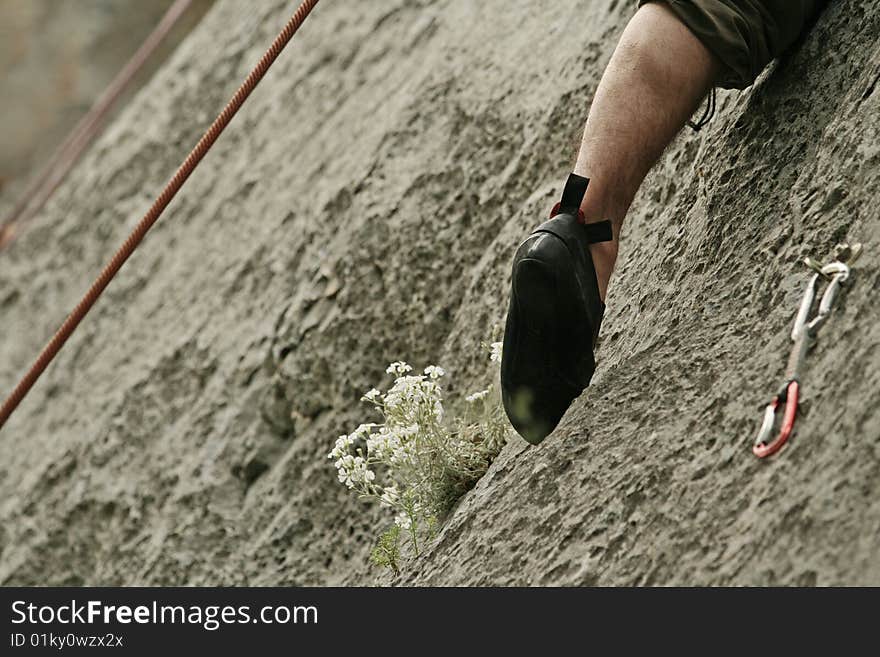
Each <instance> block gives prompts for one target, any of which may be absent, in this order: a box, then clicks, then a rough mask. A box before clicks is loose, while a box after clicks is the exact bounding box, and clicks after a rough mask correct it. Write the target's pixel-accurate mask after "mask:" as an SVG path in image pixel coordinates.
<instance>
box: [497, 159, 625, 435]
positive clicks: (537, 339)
mask: <svg viewBox="0 0 880 657" xmlns="http://www.w3.org/2000/svg"><path fill="white" fill-rule="evenodd" d="M588 183H589V180H588V179H586V178H582V177H580V176H577V175H575V174H571V175H570V176H569V178H568V182H567V183H566V185H565V190H564V191H563V193H562V201H561V202H560V203H559V204H558V205H557V206H556V207H555V208H554V210H553V214H552V215H551V219H550V220H549V221H546V222H544V223H543V224H541V225H540V226H538V228H537V229H535V231H534V232H533V233H532V234H531V235H530V236H529V237H528V239H526V241H525V242H523V243H522V244H521V245H520V247H519V249H517V252H516V255H515V256H514V258H513V275H512V279H513V281H512V286H511V291H510V308H509V309H508V311H507V326H506V327H505V329H504V348H503V350H502V352H501V395H502V400H503V402H504V410H505V411H507V417H508V418H510V422H511V424H513V427H514V428H515V429H516V430H517V432H518V433H519V434H520V435H521V436H522V437H523V438H525V439H526V440H527V441H529V442H530V443H533V444H538V443H540V442H541V441H542V440H544V438H546V437H547V435H549V433H550V432H551V431H553V429H555V428H556V425H557V424H558V423H559V420H561V419H562V416H563V415H564V414H565V411H566V410H567V409H568V407H569V405H570V404H571V402H572V401H573V400H574V399H575V398H576V397H577V396H578V395H580V394H581V392H583V390H584V388H586V387H587V385H588V384H589V383H590V378H591V377H592V376H593V371H594V370H595V369H596V363H595V360H594V358H593V348H594V347H595V345H596V338H597V336H598V335H599V325H600V324H601V323H602V314H603V313H604V311H605V305H604V304H603V303H602V301H601V299H600V298H599V284H598V282H597V280H596V271H595V269H594V267H593V259H592V257H591V256H590V250H589V245H590V244H593V243H596V242H607V241H610V240H611V239H612V234H611V222H609V221H602V222H598V223H591V224H584V223H583V222H582V219H581V214H580V205H581V200H582V199H583V196H584V192H586V190H587V184H588Z"/></svg>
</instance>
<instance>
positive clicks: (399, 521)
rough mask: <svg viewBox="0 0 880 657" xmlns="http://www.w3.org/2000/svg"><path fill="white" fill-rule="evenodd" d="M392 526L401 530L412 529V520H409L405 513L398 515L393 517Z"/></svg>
mask: <svg viewBox="0 0 880 657" xmlns="http://www.w3.org/2000/svg"><path fill="white" fill-rule="evenodd" d="M394 524H395V525H397V526H398V527H400V528H401V529H409V528H410V527H412V518H410V517H409V516H408V515H407V514H406V513H398V514H397V515H396V516H395V517H394Z"/></svg>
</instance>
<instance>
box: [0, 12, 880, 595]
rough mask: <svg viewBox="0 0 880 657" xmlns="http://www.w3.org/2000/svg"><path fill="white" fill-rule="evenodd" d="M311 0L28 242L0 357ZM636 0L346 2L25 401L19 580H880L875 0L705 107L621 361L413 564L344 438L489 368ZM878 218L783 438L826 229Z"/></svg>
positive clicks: (126, 126)
mask: <svg viewBox="0 0 880 657" xmlns="http://www.w3.org/2000/svg"><path fill="white" fill-rule="evenodd" d="M294 4H295V3H289V2H265V3H260V9H259V10H258V11H254V9H253V8H252V7H250V8H247V7H245V5H244V3H238V2H233V1H232V0H222V1H221V2H219V3H218V4H217V5H216V6H215V7H214V9H213V10H212V11H211V12H210V13H209V14H208V15H207V16H206V18H205V19H204V21H203V22H202V23H201V25H200V26H199V27H198V28H197V29H196V30H195V31H194V32H193V33H192V35H191V36H190V37H189V38H188V39H187V40H186V41H185V42H184V44H183V45H182V46H181V47H180V48H179V49H178V51H177V52H176V53H175V55H174V56H173V57H172V58H171V59H170V60H169V62H168V63H167V65H166V66H165V67H164V69H163V70H162V71H161V72H160V73H159V74H158V75H157V76H156V77H155V78H154V79H153V80H152V81H151V83H150V84H149V85H148V86H147V87H146V88H145V89H144V90H143V91H142V92H141V93H139V95H138V96H137V97H136V98H135V99H134V101H133V102H132V103H131V104H130V105H129V107H128V108H127V109H126V110H125V111H124V112H123V113H122V114H121V116H120V117H119V118H118V119H117V121H116V122H115V123H114V125H113V126H111V128H110V129H109V130H108V131H107V132H106V133H105V135H104V136H103V137H102V139H101V140H100V141H99V142H98V143H97V145H96V146H95V147H94V148H93V149H92V151H91V153H90V154H89V156H88V157H87V158H86V159H85V160H84V161H83V162H82V163H81V164H80V166H79V167H78V168H77V169H76V170H75V171H74V172H73V173H72V175H71V176H70V178H69V179H68V181H67V183H66V184H65V185H64V186H63V187H62V188H61V189H60V190H59V192H58V193H57V194H56V196H55V197H54V199H53V201H52V202H51V203H50V204H49V206H48V207H47V208H46V210H45V211H44V213H43V215H42V216H41V217H39V218H38V220H37V221H35V222H34V224H33V226H32V227H31V229H30V232H29V233H27V234H26V235H24V236H22V237H21V238H20V239H19V240H18V241H17V242H15V243H14V244H13V246H12V247H11V248H10V249H9V250H8V251H7V252H4V253H3V254H0V335H2V336H3V339H2V340H0V389H2V390H3V391H7V390H9V389H11V387H12V386H13V384H14V382H15V381H16V380H17V378H18V377H19V376H20V375H21V374H22V373H23V371H24V370H25V368H26V367H27V365H28V364H29V363H30V361H31V360H32V358H33V357H34V356H35V354H36V353H37V352H38V350H39V349H40V348H41V346H42V344H43V342H44V341H45V340H46V339H47V337H48V336H49V335H50V334H51V332H52V331H53V330H54V329H55V328H56V327H57V325H58V324H59V323H60V322H61V320H62V319H63V317H64V315H65V314H66V312H67V311H69V310H70V308H71V307H72V306H73V305H74V303H75V302H76V301H77V300H78V298H79V296H80V295H81V294H82V292H83V291H84V290H85V288H86V287H87V286H88V284H89V283H90V282H91V279H92V278H93V277H94V275H95V274H96V273H97V271H98V270H99V268H100V266H101V265H102V263H103V261H105V260H106V259H107V258H108V257H109V255H110V254H111V252H112V250H113V249H115V248H116V246H117V245H118V243H120V242H121V240H122V239H123V238H124V236H125V235H126V233H127V232H128V230H130V228H131V226H132V225H133V223H134V222H135V221H136V220H137V219H138V218H140V215H141V214H142V213H143V211H144V210H145V209H146V207H147V206H148V205H149V203H150V202H151V200H152V198H153V196H154V195H155V194H156V193H157V191H158V190H159V188H160V186H161V185H162V184H163V183H164V182H165V180H166V179H167V177H168V176H170V174H171V172H172V171H173V169H174V167H176V166H177V164H178V163H179V161H180V160H181V159H182V157H183V156H184V155H185V153H186V152H187V150H188V149H189V147H190V146H191V145H192V144H193V143H194V141H195V139H196V138H197V137H198V135H199V134H200V131H201V130H202V129H203V128H204V127H205V125H206V124H207V122H208V121H210V120H211V118H213V115H214V113H215V112H216V111H217V110H218V109H219V108H220V107H221V105H222V103H223V102H225V100H226V98H227V96H229V95H230V94H231V92H232V90H233V89H234V88H235V86H236V85H237V84H238V82H239V80H240V79H241V78H242V77H243V76H244V75H245V74H246V72H247V71H248V70H249V68H250V66H251V65H252V64H253V62H254V61H255V60H256V59H257V57H259V55H260V54H261V52H262V50H263V48H264V47H265V45H266V44H267V43H268V42H269V41H270V40H271V38H272V37H273V36H274V33H275V32H276V30H277V29H278V28H279V27H280V25H282V24H283V22H284V21H285V20H286V17H287V15H288V14H289V13H291V12H292V11H293V5H294ZM633 5H634V3H628V2H627V3H621V2H617V1H616V0H603V1H594V2H588V1H586V0H581V1H578V0H566V1H564V2H554V3H540V6H539V3H533V2H526V1H524V0H523V1H516V2H509V1H508V2H502V1H501V0H491V1H487V2H480V3H476V2H465V1H463V0H462V1H447V2H442V1H431V0H422V1H417V0H399V1H392V0H389V1H388V2H381V3H379V2H376V3H326V4H322V5H319V7H318V9H317V10H316V12H315V14H314V16H313V17H312V18H310V19H309V21H308V22H307V23H306V25H305V27H304V29H303V31H302V32H301V33H300V34H299V35H297V37H296V39H295V40H294V43H293V44H292V46H291V47H290V49H289V51H287V52H285V54H284V55H283V56H282V58H281V59H280V61H279V62H278V64H277V66H276V68H275V69H273V71H272V72H271V73H270V74H269V76H268V77H267V78H266V80H265V81H264V83H263V86H262V87H261V88H260V89H258V90H257V92H256V93H255V94H254V96H253V97H252V99H251V100H250V101H249V103H248V104H247V105H246V107H245V109H244V110H243V112H242V114H241V115H240V116H239V117H237V118H236V119H235V121H234V122H233V123H232V125H231V126H230V128H229V130H228V131H227V133H226V134H225V135H224V136H223V138H222V139H221V140H220V141H219V142H218V144H217V146H216V147H215V149H214V151H213V152H212V153H211V154H210V155H209V156H208V157H207V158H206V160H205V161H204V162H203V164H202V166H201V167H200V168H199V170H198V171H197V172H196V174H195V175H194V176H193V177H192V178H191V180H190V181H189V182H188V183H187V185H186V187H185V188H184V190H183V192H182V193H181V195H180V196H179V198H178V199H177V200H176V201H175V202H174V204H173V205H172V206H171V207H170V208H169V209H168V211H167V212H166V216H165V217H163V219H162V220H161V221H160V222H159V223H158V224H157V225H156V227H155V228H154V230H153V232H152V233H151V234H150V236H149V237H148V239H147V240H146V242H145V243H144V245H143V246H142V248H141V250H140V251H139V252H138V253H137V254H136V255H135V256H134V258H133V259H132V260H131V261H130V262H129V264H128V265H126V267H125V268H124V270H123V271H122V273H121V274H120V276H119V277H118V278H117V280H116V281H115V282H114V283H113V284H112V286H111V287H110V288H109V289H108V291H107V293H106V294H105V296H104V298H103V299H102V301H101V302H100V303H99V305H98V306H97V307H96V308H95V309H94V310H93V312H92V314H91V315H90V316H89V318H88V319H87V320H86V322H85V323H84V324H83V325H82V327H81V328H80V330H79V331H78V333H77V334H76V335H75V336H74V337H73V338H72V339H71V341H70V342H69V344H68V345H67V346H66V347H65V349H64V351H63V352H62V354H61V356H60V357H59V359H58V360H57V361H56V363H55V364H54V365H53V366H52V368H51V369H50V370H49V371H48V372H47V373H46V375H45V376H44V378H43V379H42V380H41V382H40V383H39V384H38V385H37V387H36V388H35V389H34V391H33V392H32V393H31V396H30V397H29V398H28V399H27V400H26V402H25V403H24V404H23V406H22V407H21V408H20V409H19V411H18V412H17V413H16V414H15V415H14V416H13V418H12V420H11V421H10V423H9V424H8V425H7V426H6V427H5V428H4V429H3V431H2V432H0V500H2V501H0V549H2V558H0V582H2V583H4V584H76V583H87V584H244V583H250V584H339V583H350V584H365V583H374V582H381V583H404V584H444V585H451V584H603V585H605V584H609V585H610V584H856V583H872V584H880V552H878V550H877V545H878V540H880V495H878V492H880V443H878V437H880V353H878V347H877V345H878V344H880V309H878V306H877V303H876V298H875V297H876V292H877V289H878V286H880V271H878V263H880V251H878V245H877V241H876V236H877V234H878V229H880V214H878V207H880V134H878V127H880V122H878V117H880V88H878V84H877V83H878V79H880V78H878V71H880V48H878V45H877V44H878V39H877V37H878V34H880V11H878V9H880V2H876V1H875V0H861V1H859V0H841V1H838V2H834V3H831V4H830V6H829V7H828V9H827V10H826V11H825V13H824V14H823V15H822V16H821V17H820V19H819V21H818V23H817V25H816V26H815V28H814V29H813V30H812V31H811V32H810V33H809V35H807V36H806V38H805V39H804V40H803V42H802V43H801V44H799V45H798V46H797V47H796V48H795V49H794V50H793V51H792V52H791V53H790V54H789V55H788V56H787V57H786V58H785V59H784V60H783V61H781V62H780V63H778V64H777V65H775V66H774V67H773V68H772V69H771V70H769V71H768V73H767V74H766V75H765V76H764V77H763V78H762V79H761V80H759V82H758V83H757V84H756V85H755V86H754V87H753V88H752V89H750V90H749V91H747V92H745V93H727V92H724V93H721V94H720V99H719V101H720V103H719V112H718V115H717V116H716V117H715V119H714V120H713V122H712V123H711V124H710V126H709V127H708V128H706V129H704V130H703V131H702V132H700V133H698V134H694V133H691V132H685V133H682V134H681V135H680V137H679V138H678V139H677V140H676V142H675V143H674V145H673V146H672V147H671V148H670V149H669V150H668V152H667V153H666V155H665V156H664V158H663V159H662V161H661V162H660V163H659V164H658V166H657V167H656V169H655V171H654V172H653V173H652V174H651V176H650V177H649V179H648V181H647V182H646V184H645V186H644V187H643V190H642V192H641V194H640V195H639V197H638V199H637V201H636V203H635V206H634V208H633V211H632V213H631V215H630V217H629V219H628V224H627V226H626V228H625V242H624V244H623V250H622V259H621V261H620V265H621V266H620V268H619V269H618V271H617V273H616V274H615V277H614V281H613V285H612V289H611V292H610V296H609V298H608V306H609V311H608V314H607V315H606V320H605V323H604V325H603V329H602V330H603V334H602V338H601V345H600V348H599V359H600V365H599V368H598V370H597V374H596V377H595V378H594V383H593V385H592V386H591V387H590V388H589V389H588V391H587V392H585V394H584V395H583V396H582V397H581V398H580V399H579V400H577V401H576V402H575V404H574V406H573V407H572V409H571V410H570V412H569V414H568V415H567V417H566V419H565V420H564V422H563V424H562V425H561V426H560V427H559V428H558V430H557V431H556V432H555V433H554V435H552V436H551V437H550V438H549V439H548V440H547V441H546V442H545V443H544V444H543V445H541V446H540V447H527V446H526V445H525V443H522V442H520V441H519V440H514V441H512V442H511V444H510V445H508V446H507V448H505V450H504V452H503V453H502V455H501V456H500V457H499V459H498V460H497V461H496V463H495V464H494V465H493V466H492V468H491V470H490V471H489V473H488V474H487V475H486V476H485V477H484V479H483V480H481V481H480V482H479V484H478V485H477V486H476V488H475V489H474V490H473V491H471V492H470V493H469V494H468V495H466V496H465V498H463V500H462V501H461V502H460V504H459V505H458V506H457V507H456V509H455V510H454V511H453V513H452V515H451V517H450V518H449V519H448V520H447V522H446V523H445V525H444V527H443V529H442V531H441V533H440V536H439V538H438V540H437V542H436V545H434V546H433V547H431V548H430V549H429V550H428V551H427V553H426V554H424V555H423V556H422V557H421V558H419V559H417V560H414V561H413V562H412V563H410V564H408V565H407V568H406V571H405V573H404V575H403V576H402V577H401V578H399V579H397V580H391V579H389V578H388V576H387V575H377V574H376V573H375V572H374V571H371V570H370V569H369V568H368V567H367V566H366V561H367V554H368V552H369V549H370V547H371V543H372V540H373V537H374V536H375V535H376V534H377V533H378V530H377V528H378V525H377V523H378V522H380V521H384V520H383V518H382V517H381V516H379V515H378V513H377V512H376V511H374V510H372V509H369V508H367V507H365V506H364V505H362V504H361V503H359V502H358V501H357V500H355V499H351V498H350V496H349V495H348V494H347V491H345V490H344V489H342V487H340V486H339V485H338V483H337V482H336V481H335V477H334V472H333V469H332V468H331V467H329V464H328V461H327V460H326V458H325V454H326V452H327V451H328V449H329V447H330V446H331V444H332V442H333V440H334V439H335V437H336V435H338V434H339V433H341V432H342V431H343V430H347V429H349V430H350V429H351V428H352V427H353V425H355V424H356V423H357V422H359V421H361V420H362V419H363V418H364V415H365V412H366V411H365V408H364V407H363V405H361V404H359V403H358V398H359V396H360V395H361V394H362V393H363V392H364V391H365V390H366V389H368V388H369V387H370V386H371V385H373V384H374V383H376V382H379V381H381V380H382V378H383V376H384V375H383V374H382V372H383V370H384V366H385V364H387V363H388V362H389V361H391V360H396V359H398V358H404V359H407V360H409V361H410V362H412V363H414V364H417V365H422V366H423V365H426V364H428V363H430V362H439V363H440V364H442V365H443V366H444V367H446V369H447V370H449V371H450V376H451V377H452V379H453V380H454V381H455V382H456V383H457V385H456V387H455V389H454V390H453V391H452V392H451V394H453V395H454V394H457V393H460V392H461V391H462V390H467V389H469V388H471V386H472V384H476V383H478V382H479V381H480V380H481V379H483V378H484V377H485V376H486V374H487V371H488V370H487V367H488V364H487V363H486V360H485V356H484V354H483V353H481V352H480V349H479V347H478V345H479V343H480V341H481V340H484V339H486V338H487V337H488V336H489V334H490V333H491V331H492V327H493V326H494V325H497V324H500V323H501V322H502V321H503V318H504V313H505V311H506V302H507V286H508V282H509V272H508V266H509V260H510V257H511V256H512V253H513V250H514V249H515V246H516V244H517V242H518V240H519V239H520V238H521V237H522V236H523V235H524V234H525V233H526V232H527V230H528V229H529V228H530V227H531V226H533V225H534V224H535V223H536V222H537V221H539V220H540V219H541V218H542V217H544V216H545V215H546V213H547V211H548V209H549V207H550V206H551V205H552V203H553V202H554V201H555V197H556V196H557V194H558V193H559V189H560V186H561V183H562V181H564V179H565V176H566V174H567V173H568V170H569V167H570V166H571V163H572V161H573V157H574V146H573V144H574V143H575V140H576V138H577V136H578V134H579V132H580V129H581V123H582V121H583V118H584V116H585V113H586V109H587V107H588V104H589V101H590V97H591V94H592V92H593V90H594V89H595V86H596V84H597V82H598V78H599V75H600V73H601V70H602V68H603V66H604V64H605V62H606V61H607V59H608V57H609V56H610V53H611V49H612V47H613V44H614V42H615V40H616V38H617V36H618V35H619V33H620V31H621V30H622V28H623V26H624V24H625V22H626V20H627V17H628V16H629V15H630V14H631V13H632V11H633ZM841 240H850V241H863V242H865V243H866V253H865V255H864V256H863V257H862V259H861V260H860V261H859V263H858V265H859V266H858V269H857V271H856V275H855V276H854V279H853V284H852V286H851V288H850V289H849V290H848V291H847V293H846V294H845V296H843V298H842V299H841V302H840V304H839V305H838V307H837V308H836V310H835V312H834V315H833V317H832V319H831V320H830V321H829V322H828V324H827V325H826V327H825V329H824V331H823V333H822V335H821V338H820V340H819V342H818V345H817V348H816V349H815V350H814V352H813V353H812V354H811V355H810V358H809V364H808V368H807V371H806V374H805V380H804V388H805V400H804V413H803V414H802V416H801V418H800V419H799V426H798V431H797V434H796V436H795V437H794V439H793V440H792V442H791V444H790V446H789V447H787V448H786V449H785V451H784V452H783V453H782V454H781V455H779V456H778V457H776V458H772V459H770V460H767V461H758V460H757V459H755V458H754V457H753V456H752V454H751V452H750V444H751V440H752V437H753V435H754V432H755V430H756V428H757V424H758V422H759V420H760V415H761V411H762V407H763V405H764V404H765V403H766V402H767V400H768V399H769V397H770V396H771V395H772V393H773V392H775V389H776V387H777V386H778V384H779V383H780V382H781V377H782V372H783V368H784V365H785V359H786V357H787V352H788V348H789V345H788V332H789V330H790V327H791V322H792V319H793V315H794V312H795V310H796V307H797V304H798V302H799V298H800V295H801V293H802V289H803V286H804V284H805V283H806V280H807V272H806V270H805V268H804V267H803V266H802V265H800V264H799V260H800V259H801V258H802V257H803V256H805V255H815V256H821V257H824V256H827V255H828V254H829V252H830V250H831V248H832V246H833V245H834V244H835V243H836V242H838V241H841Z"/></svg>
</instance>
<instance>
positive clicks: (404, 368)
mask: <svg viewBox="0 0 880 657" xmlns="http://www.w3.org/2000/svg"><path fill="white" fill-rule="evenodd" d="M385 372H386V374H397V375H402V374H406V373H407V372H412V367H410V366H409V365H407V364H406V363H404V362H403V361H402V360H398V361H394V362H393V363H391V365H389V366H388V368H387V369H386V370H385Z"/></svg>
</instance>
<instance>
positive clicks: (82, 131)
mask: <svg viewBox="0 0 880 657" xmlns="http://www.w3.org/2000/svg"><path fill="white" fill-rule="evenodd" d="M191 3H192V0H176V1H175V3H174V4H173V5H171V7H169V8H168V11H166V12H165V15H164V16H162V19H161V20H160V21H159V23H158V24H157V25H156V27H155V29H154V30H153V31H152V32H151V33H150V35H149V36H148V37H147V38H146V39H145V40H144V42H143V43H142V44H141V46H140V48H138V49H137V52H135V54H134V55H132V57H131V59H130V60H128V63H126V65H125V66H123V67H122V70H121V71H119V73H118V74H117V75H116V77H115V78H113V81H112V82H111V83H110V85H109V86H108V87H107V89H106V90H105V91H104V93H103V94H101V97H100V98H99V99H98V101H97V102H96V103H95V104H94V105H93V106H92V107H91V109H90V110H89V111H88V112H86V114H85V116H83V117H82V119H80V121H79V123H77V124H76V126H75V127H74V128H73V130H71V131H70V134H68V135H67V137H66V138H65V140H64V141H63V142H62V144H61V146H59V147H58V148H57V149H56V150H55V152H54V153H53V154H52V157H51V158H49V162H48V163H47V164H46V166H45V167H44V168H43V170H42V171H41V172H40V174H39V175H38V176H37V177H36V178H34V179H33V181H31V183H30V184H29V185H28V186H27V188H26V189H25V191H24V193H22V195H21V198H20V199H19V201H18V203H17V204H16V206H15V207H14V208H13V210H12V213H11V214H10V215H9V216H8V217H7V219H6V221H5V222H4V223H3V225H2V226H0V249H2V248H4V247H5V246H7V245H9V244H10V243H11V242H12V240H13V238H14V237H15V236H16V235H17V234H18V233H19V232H20V227H21V226H22V225H23V224H25V223H26V222H27V221H28V220H29V219H31V218H32V217H33V216H34V215H35V214H36V213H37V212H39V211H40V210H41V209H42V207H43V205H45V203H46V201H48V200H49V198H50V197H51V196H52V194H53V192H54V191H55V190H56V189H57V188H58V186H59V185H60V184H61V183H62V182H64V179H65V178H66V177H67V174H68V173H69V172H70V170H71V169H72V168H73V165H74V164H76V162H77V161H78V160H79V158H80V156H81V155H82V154H83V152H84V151H85V150H86V148H88V146H89V144H91V143H92V141H93V140H94V138H95V137H96V136H97V135H98V134H100V132H101V130H102V129H103V127H104V123H105V122H106V121H107V118H108V117H109V116H110V113H111V112H112V111H113V107H114V106H115V105H116V102H117V101H118V100H119V98H120V97H121V96H122V94H123V93H124V92H125V90H126V89H128V87H129V85H130V84H131V81H132V80H133V79H134V77H135V76H136V75H137V74H138V72H139V71H140V70H141V68H143V66H144V64H145V63H146V62H147V61H148V60H149V58H150V56H151V55H152V54H153V52H155V50H156V48H158V47H159V44H160V43H162V41H163V40H164V39H165V37H166V36H167V35H168V33H169V32H170V31H171V30H172V29H173V28H174V26H175V25H176V24H177V21H178V20H179V19H180V17H181V16H183V14H184V13H185V12H186V10H187V8H188V7H189V6H190V4H191Z"/></svg>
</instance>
